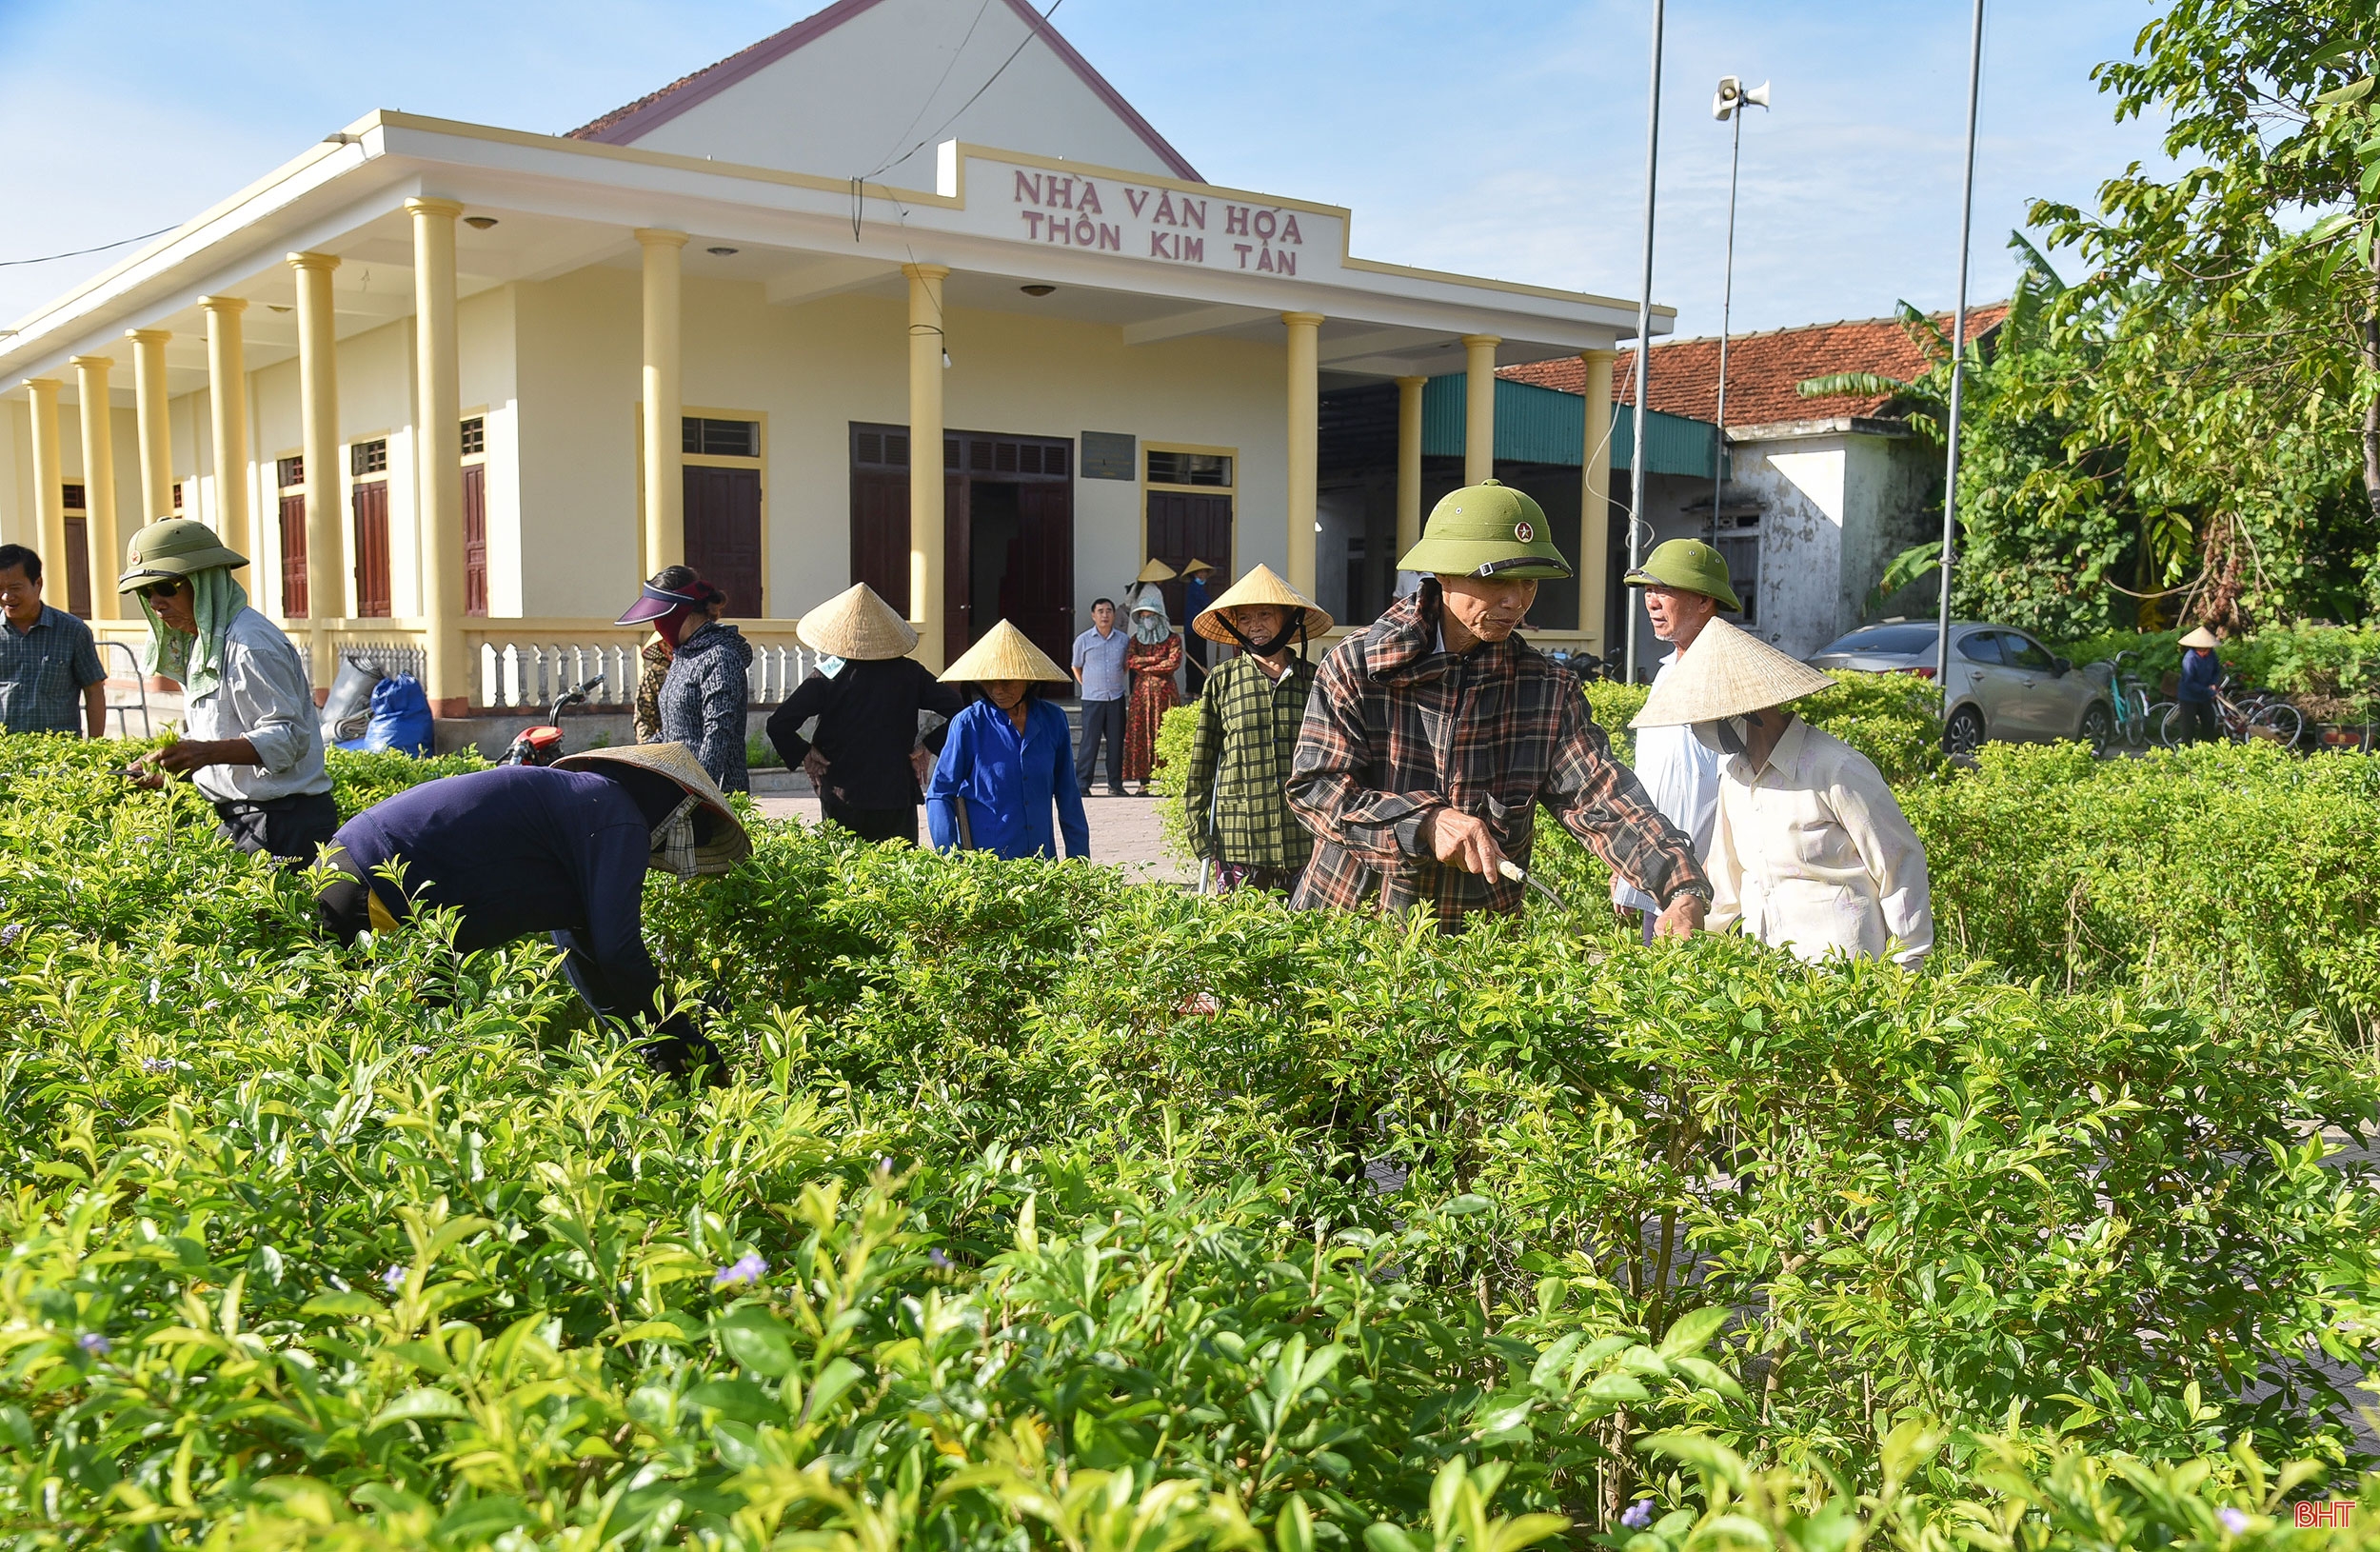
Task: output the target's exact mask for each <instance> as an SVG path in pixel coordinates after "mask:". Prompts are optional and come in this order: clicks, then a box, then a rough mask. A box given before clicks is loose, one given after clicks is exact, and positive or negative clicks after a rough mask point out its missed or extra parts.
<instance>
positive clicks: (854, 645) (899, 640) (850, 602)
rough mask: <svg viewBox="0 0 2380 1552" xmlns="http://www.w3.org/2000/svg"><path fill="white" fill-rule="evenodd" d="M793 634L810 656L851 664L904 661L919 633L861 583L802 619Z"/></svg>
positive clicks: (912, 648) (911, 650)
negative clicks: (818, 654)
mask: <svg viewBox="0 0 2380 1552" xmlns="http://www.w3.org/2000/svg"><path fill="white" fill-rule="evenodd" d="M793 633H794V634H795V635H796V636H799V637H800V638H801V639H802V645H803V646H804V647H808V648H809V649H810V650H812V651H813V652H823V653H825V654H826V655H827V656H828V657H839V658H848V659H850V660H851V661H852V662H854V663H878V662H882V661H883V660H885V659H888V658H897V657H907V656H908V655H909V654H910V653H911V652H914V651H916V650H917V647H918V633H917V632H916V631H914V630H912V629H910V628H909V622H908V621H906V620H903V619H902V617H901V616H900V615H899V614H898V613H896V612H895V611H894V609H893V607H892V606H891V605H890V604H887V603H885V602H884V601H883V599H881V598H879V597H877V596H876V589H875V588H873V587H869V586H868V585H867V584H866V583H864V582H855V583H853V584H852V585H851V586H850V587H847V588H845V589H844V590H843V591H842V592H839V593H837V594H836V595H835V596H834V597H832V598H830V599H828V600H827V601H826V602H825V603H823V604H821V605H820V606H819V607H816V608H814V609H812V610H810V612H809V613H807V614H805V615H803V616H802V619H801V623H799V624H798V625H796V626H795V627H793Z"/></svg>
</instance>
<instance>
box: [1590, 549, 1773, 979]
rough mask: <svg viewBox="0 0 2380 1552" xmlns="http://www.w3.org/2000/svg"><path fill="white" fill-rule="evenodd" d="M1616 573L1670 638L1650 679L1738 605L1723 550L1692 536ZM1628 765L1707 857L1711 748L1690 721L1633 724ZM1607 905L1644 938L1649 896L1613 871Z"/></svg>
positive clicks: (1714, 773) (1714, 798) (1712, 801)
mask: <svg viewBox="0 0 2380 1552" xmlns="http://www.w3.org/2000/svg"><path fill="white" fill-rule="evenodd" d="M1620 580H1622V581H1623V582H1625V583H1627V585H1628V586H1629V587H1641V588H1643V589H1644V612H1645V617H1646V618H1647V619H1649V620H1651V621H1652V622H1653V634H1654V635H1656V636H1657V637H1659V638H1660V639H1661V640H1663V641H1665V642H1667V643H1669V645H1670V651H1669V655H1668V656H1667V657H1664V658H1663V659H1661V667H1660V668H1659V670H1658V671H1657V672H1656V673H1655V674H1654V676H1653V682H1654V683H1655V684H1656V685H1658V684H1659V683H1660V682H1661V681H1662V680H1664V679H1666V678H1668V677H1669V674H1670V670H1671V669H1672V668H1674V667H1676V665H1677V660H1678V658H1679V657H1680V656H1681V655H1682V654H1683V653H1684V652H1685V650H1686V649H1687V648H1688V647H1692V646H1693V645H1694V644H1695V638H1696V636H1699V635H1701V634H1702V627H1704V626H1707V625H1709V624H1710V623H1711V622H1712V621H1713V620H1716V619H1717V618H1718V616H1719V611H1720V610H1722V609H1724V610H1726V611H1728V612H1729V613H1731V614H1740V613H1742V612H1743V607H1744V606H1743V602H1742V600H1740V599H1738V598H1737V597H1736V596H1735V585H1734V584H1732V583H1730V582H1729V581H1728V580H1727V557H1726V556H1724V555H1721V554H1720V553H1719V552H1718V551H1717V550H1716V549H1714V548H1712V547H1710V546H1709V545H1706V544H1704V543H1703V542H1702V541H1701V540H1699V539H1671V540H1667V541H1665V542H1663V543H1661V544H1658V545H1656V546H1655V547H1654V548H1653V553H1652V554H1650V555H1647V556H1646V557H1645V558H1644V564H1643V565H1641V566H1639V567H1636V569H1635V570H1633V571H1631V572H1629V573H1628V574H1627V575H1626V576H1625V577H1623V578H1621V579H1620ZM1636 780H1638V781H1640V782H1642V783H1643V784H1644V788H1645V791H1646V793H1647V794H1649V795H1650V796H1651V797H1652V799H1653V806H1655V807H1656V808H1658V809H1660V810H1661V812H1662V814H1663V815H1665V816H1666V817H1667V818H1668V820H1669V822H1670V823H1671V824H1673V825H1675V826H1677V827H1678V828H1679V829H1681V830H1684V831H1685V832H1686V833H1687V834H1688V835H1690V836H1692V837H1693V838H1694V844H1695V855H1696V857H1698V858H1701V859H1702V860H1704V861H1705V862H1708V861H1709V860H1710V856H1711V831H1712V827H1713V826H1715V825H1716V824H1717V822H1718V811H1719V751H1718V750H1717V749H1716V748H1714V747H1712V746H1709V745H1706V744H1704V743H1703V742H1702V741H1701V740H1700V739H1698V738H1696V737H1695V733H1694V729H1693V728H1691V727H1640V728H1638V729H1637V730H1636ZM1612 908H1613V909H1615V910H1617V911H1621V912H1627V911H1637V912H1641V913H1642V915H1643V919H1644V935H1645V941H1646V942H1648V943H1649V942H1651V941H1652V938H1653V922H1654V918H1655V917H1656V916H1657V915H1659V913H1660V905H1659V904H1658V903H1657V902H1656V901H1655V900H1654V898H1653V897H1652V896H1651V895H1649V894H1646V893H1645V892H1644V891H1643V890H1642V889H1639V888H1637V887H1636V886H1635V885H1632V884H1630V883H1629V882H1628V881H1627V880H1625V879H1622V878H1618V877H1615V878H1614V879H1613V880H1612Z"/></svg>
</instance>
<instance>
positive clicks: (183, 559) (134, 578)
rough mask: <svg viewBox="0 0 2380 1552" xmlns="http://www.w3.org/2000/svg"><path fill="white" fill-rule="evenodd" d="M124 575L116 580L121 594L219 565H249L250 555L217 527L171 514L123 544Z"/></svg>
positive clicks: (117, 588) (117, 589)
mask: <svg viewBox="0 0 2380 1552" xmlns="http://www.w3.org/2000/svg"><path fill="white" fill-rule="evenodd" d="M124 562H125V565H124V575H122V576H120V577H118V578H117V579H116V591H117V592H120V593H129V592H131V591H133V590H135V589H136V588H140V587H146V586H148V585H149V583H152V582H162V581H163V580H165V579H166V578H167V577H187V576H189V575H191V574H192V573H193V572H198V571H206V570H211V569H212V568H213V567H218V566H246V565H247V564H248V557H247V556H245V555H242V554H240V553H238V552H237V551H235V550H231V549H228V548H226V547H224V543H223V541H222V540H221V539H218V538H216V537H215V530H214V529H212V528H210V527H208V526H207V525H206V524H204V523H201V522H200V521H199V520H198V519H196V518H194V517H169V518H167V519H166V520H165V521H164V522H162V523H151V524H150V525H149V527H145V528H143V529H141V531H140V532H138V533H136V534H134V535H132V542H131V543H130V544H129V545H127V546H125V547H124Z"/></svg>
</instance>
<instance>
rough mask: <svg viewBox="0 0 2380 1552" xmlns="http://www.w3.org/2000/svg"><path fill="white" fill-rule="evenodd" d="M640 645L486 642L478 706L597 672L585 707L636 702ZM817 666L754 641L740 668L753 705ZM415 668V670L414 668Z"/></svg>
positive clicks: (514, 700)
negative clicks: (747, 662)
mask: <svg viewBox="0 0 2380 1552" xmlns="http://www.w3.org/2000/svg"><path fill="white" fill-rule="evenodd" d="M640 646H641V643H630V644H622V643H589V644H572V643H565V642H502V643H499V642H492V641H491V642H486V643H483V644H482V645H481V647H480V662H479V670H480V671H479V695H478V704H480V705H481V706H489V707H497V708H505V707H514V706H548V705H550V704H552V702H553V700H554V698H555V697H556V696H558V695H561V694H562V693H563V692H564V691H565V690H567V689H569V688H571V687H572V686H577V685H580V684H583V683H585V681H587V680H589V679H592V678H594V677H596V676H597V675H601V676H602V678H603V683H602V684H600V685H598V686H594V687H593V688H591V689H589V690H588V691H587V696H586V703H587V704H588V705H589V706H628V705H631V704H633V703H634V701H635V700H636V680H637V675H638V674H639V673H640V672H641V671H642V670H643V667H644V664H643V662H642V661H641V660H640V658H639V657H638V655H637V654H638V650H639V647H640ZM817 666H818V654H817V653H816V652H813V651H811V650H810V649H809V648H808V647H803V646H800V645H799V644H796V645H793V646H781V645H777V644H775V643H755V644H754V645H753V647H752V664H751V667H749V668H747V669H746V670H745V671H744V679H745V683H746V684H747V686H749V689H748V692H747V698H748V700H749V701H750V703H751V704H752V705H754V706H775V705H776V704H777V703H778V702H780V701H782V700H783V699H784V698H785V697H786V696H788V695H790V694H792V693H793V688H794V686H796V685H799V684H800V683H802V681H803V679H804V678H805V677H807V675H808V674H809V672H810V670H811V669H812V668H814V667H817ZM416 671H418V670H416Z"/></svg>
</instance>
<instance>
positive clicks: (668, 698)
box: [661, 621, 752, 792]
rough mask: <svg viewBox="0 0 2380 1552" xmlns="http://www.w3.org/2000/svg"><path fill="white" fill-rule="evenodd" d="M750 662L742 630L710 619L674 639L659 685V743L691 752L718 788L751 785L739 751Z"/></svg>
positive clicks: (748, 787) (726, 789) (742, 788)
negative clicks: (666, 674) (672, 655)
mask: <svg viewBox="0 0 2380 1552" xmlns="http://www.w3.org/2000/svg"><path fill="white" fill-rule="evenodd" d="M751 663H752V644H751V643H750V642H748V641H745V640H744V632H743V631H741V630H738V629H737V628H736V627H733V626H731V625H725V624H722V623H720V622H717V621H713V622H711V623H710V624H707V625H703V626H698V627H695V629H694V632H693V634H691V635H688V636H685V637H684V638H682V639H681V640H680V641H679V643H678V653H677V656H676V657H675V658H673V659H672V660H671V661H670V664H669V677H668V678H667V679H666V680H664V682H663V683H662V686H661V736H662V742H664V743H665V744H683V745H684V746H686V747H687V748H689V749H691V750H693V751H694V758H695V759H697V760H699V761H701V762H702V763H703V768H704V770H707V771H709V772H710V775H711V780H712V781H714V782H717V783H718V784H719V789H720V790H721V791H722V792H749V791H750V790H751V789H752V778H751V776H750V775H749V774H748V772H747V768H746V767H747V761H746V757H745V754H744V737H745V732H744V729H745V724H746V720H747V719H746V717H745V708H746V707H747V706H748V705H749V704H750V701H751V698H752V692H751V688H750V686H749V684H748V683H747V681H746V679H745V675H744V670H745V669H746V668H747V667H750V666H751Z"/></svg>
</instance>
